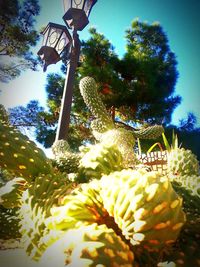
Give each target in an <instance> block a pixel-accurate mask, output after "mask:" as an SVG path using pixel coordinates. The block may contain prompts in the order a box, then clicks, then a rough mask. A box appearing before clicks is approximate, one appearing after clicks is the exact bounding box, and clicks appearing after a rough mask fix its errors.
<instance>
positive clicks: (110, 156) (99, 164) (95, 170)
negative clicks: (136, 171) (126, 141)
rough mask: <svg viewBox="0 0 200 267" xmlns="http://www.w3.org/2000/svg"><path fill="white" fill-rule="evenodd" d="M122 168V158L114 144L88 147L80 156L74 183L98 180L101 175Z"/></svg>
mask: <svg viewBox="0 0 200 267" xmlns="http://www.w3.org/2000/svg"><path fill="white" fill-rule="evenodd" d="M123 168H124V164H123V158H122V155H121V153H120V151H119V150H118V147H117V146H116V145H114V144H104V143H99V144H95V145H90V146H89V147H88V151H87V152H86V153H85V154H84V155H83V156H82V158H81V159H80V164H79V173H78V175H77V178H76V181H85V182H87V181H89V180H91V179H94V178H96V179H100V178H101V176H102V175H104V174H109V173H111V172H113V171H117V170H122V169H123Z"/></svg>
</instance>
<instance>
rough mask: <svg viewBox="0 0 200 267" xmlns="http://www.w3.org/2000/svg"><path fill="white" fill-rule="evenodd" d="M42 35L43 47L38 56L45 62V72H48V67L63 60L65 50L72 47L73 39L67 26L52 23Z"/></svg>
mask: <svg viewBox="0 0 200 267" xmlns="http://www.w3.org/2000/svg"><path fill="white" fill-rule="evenodd" d="M42 35H43V42H42V47H41V48H40V50H39V51H38V53H37V54H38V55H39V56H40V58H41V59H42V60H43V61H44V68H43V70H44V71H46V69H47V67H48V65H50V64H56V63H57V62H58V61H59V60H61V57H62V54H63V52H64V50H65V49H69V48H70V46H71V43H72V37H71V35H70V33H69V31H68V30H67V28H66V27H65V26H63V25H59V24H56V23H52V22H49V24H48V25H47V26H46V28H45V29H44V30H43V31H42Z"/></svg>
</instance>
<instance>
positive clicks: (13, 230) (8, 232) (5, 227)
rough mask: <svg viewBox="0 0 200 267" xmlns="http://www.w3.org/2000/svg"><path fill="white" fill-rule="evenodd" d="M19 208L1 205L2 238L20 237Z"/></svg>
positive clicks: (0, 231) (0, 233) (0, 232)
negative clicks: (8, 207)
mask: <svg viewBox="0 0 200 267" xmlns="http://www.w3.org/2000/svg"><path fill="white" fill-rule="evenodd" d="M19 222H20V220H19V218H18V208H12V209H7V208H4V207H3V206H1V205H0V225H1V227H0V239H4V240H6V239H11V238H12V239H13V238H20V237H21V234H20V232H19Z"/></svg>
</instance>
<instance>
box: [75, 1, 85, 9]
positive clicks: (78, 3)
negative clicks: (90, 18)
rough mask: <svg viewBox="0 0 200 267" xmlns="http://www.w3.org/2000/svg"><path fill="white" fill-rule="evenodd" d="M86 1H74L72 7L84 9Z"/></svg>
mask: <svg viewBox="0 0 200 267" xmlns="http://www.w3.org/2000/svg"><path fill="white" fill-rule="evenodd" d="M83 4H84V0H72V7H73V8H77V9H83Z"/></svg>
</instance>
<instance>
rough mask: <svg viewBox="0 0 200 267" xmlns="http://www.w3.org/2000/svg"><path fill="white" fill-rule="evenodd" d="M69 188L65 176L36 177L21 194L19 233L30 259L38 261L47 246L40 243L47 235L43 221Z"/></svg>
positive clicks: (47, 231)
mask: <svg viewBox="0 0 200 267" xmlns="http://www.w3.org/2000/svg"><path fill="white" fill-rule="evenodd" d="M70 188H71V184H70V183H69V182H68V180H67V178H66V177H65V175H64V176H63V175H61V174H59V173H56V174H54V175H52V174H49V175H41V176H38V177H37V178H36V179H35V181H34V182H32V183H31V185H30V186H29V188H28V189H27V190H25V191H24V192H23V194H22V199H21V202H22V204H21V207H20V208H19V218H20V233H21V235H22V243H23V245H24V248H25V250H26V252H27V254H28V255H29V256H30V257H31V258H33V259H35V260H38V259H39V257H40V256H41V255H42V252H43V251H44V250H45V249H46V247H47V244H45V243H42V242H41V239H42V238H43V237H44V235H48V234H49V230H48V229H46V226H45V219H46V218H47V217H48V216H50V209H51V208H52V207H53V205H59V201H60V199H62V197H63V196H65V195H67V194H68V193H69V192H70V190H71V189H70ZM58 236H59V233H58ZM44 240H45V239H44Z"/></svg>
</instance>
